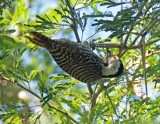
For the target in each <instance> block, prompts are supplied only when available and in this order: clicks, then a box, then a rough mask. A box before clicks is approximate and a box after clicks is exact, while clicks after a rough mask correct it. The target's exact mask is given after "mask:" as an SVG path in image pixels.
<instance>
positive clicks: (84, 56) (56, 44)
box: [26, 31, 124, 83]
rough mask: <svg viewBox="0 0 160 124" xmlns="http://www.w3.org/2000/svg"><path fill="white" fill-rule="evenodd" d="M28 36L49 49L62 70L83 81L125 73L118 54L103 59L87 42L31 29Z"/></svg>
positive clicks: (113, 76) (36, 43)
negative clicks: (51, 36) (46, 34)
mask: <svg viewBox="0 0 160 124" xmlns="http://www.w3.org/2000/svg"><path fill="white" fill-rule="evenodd" d="M26 37H27V38H28V39H29V40H30V41H31V42H32V43H33V44H35V45H38V46H41V47H43V48H45V49H47V50H48V52H49V53H50V55H51V56H52V57H53V59H54V60H55V62H56V63H57V64H58V65H59V67H60V68H62V70H64V71H65V72H66V73H68V74H69V75H71V76H72V77H74V78H75V79H77V80H79V81H81V82H84V83H91V82H96V81H99V80H100V79H102V78H115V77H118V76H120V75H121V74H122V73H123V70H124V66H123V63H122V61H121V60H120V58H119V57H118V56H114V55H111V54H110V55H108V56H107V57H106V60H103V59H101V58H100V57H99V56H98V55H97V54H95V53H94V52H93V50H92V49H91V47H90V46H89V44H87V43H86V42H84V43H78V42H74V41H71V40H69V39H66V38H60V39H51V38H49V37H47V36H45V35H43V34H41V33H39V32H36V31H30V32H29V36H26Z"/></svg>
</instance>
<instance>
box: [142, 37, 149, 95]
mask: <svg viewBox="0 0 160 124" xmlns="http://www.w3.org/2000/svg"><path fill="white" fill-rule="evenodd" d="M141 41H142V45H143V46H142V48H141V55H142V65H143V75H144V81H145V88H146V96H147V97H148V87H147V77H146V50H145V37H142V39H141Z"/></svg>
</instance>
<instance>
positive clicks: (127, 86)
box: [0, 0, 160, 124]
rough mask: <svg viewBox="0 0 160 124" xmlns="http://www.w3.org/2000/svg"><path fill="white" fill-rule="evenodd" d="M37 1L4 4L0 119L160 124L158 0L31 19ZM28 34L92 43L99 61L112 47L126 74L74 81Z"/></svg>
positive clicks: (72, 6) (110, 3)
mask: <svg viewBox="0 0 160 124" xmlns="http://www.w3.org/2000/svg"><path fill="white" fill-rule="evenodd" d="M32 2H33V3H32ZM32 2H31V1H28V0H8V1H6V2H5V1H4V2H0V26H1V28H0V92H1V95H0V103H1V105H2V107H1V108H0V112H1V115H0V120H2V121H3V122H4V123H13V124H14V123H16V124H17V123H19V124H21V123H38V122H41V123H66V124H73V123H76V124H83V123H84V124H85V123H87V124H103V123H104V124H111V123H115V124H116V123H127V124H128V123H131V124H132V123H133V124H135V123H139V124H141V123H147V124H151V123H156V124H157V123H160V120H158V118H159V117H160V116H159V115H160V95H159V90H160V88H159V82H160V76H159V75H160V64H159V61H160V56H159V55H160V50H159V49H160V45H159V41H160V34H159V32H160V13H159V12H160V3H159V0H151V1H147V0H144V1H142V0H134V1H131V0H128V1H119V0H117V1H115V0H107V1H104V0H88V1H85V0H77V1H74V0H70V1H69V0H60V1H58V2H57V3H58V5H57V6H56V7H55V8H53V7H51V8H48V9H47V10H44V11H43V12H42V13H38V15H34V16H33V15H32V11H33V10H32V8H33V6H34V4H35V3H36V2H37V1H32ZM34 2H35V3H34ZM27 6H30V8H28V7H27ZM30 30H33V31H39V32H43V34H46V35H48V36H49V35H50V37H51V36H52V35H53V34H54V35H55V36H56V35H58V36H62V35H63V36H64V37H68V38H71V39H73V40H74V41H77V42H83V41H86V40H87V41H90V42H91V45H93V44H92V42H93V43H94V47H95V49H96V53H97V54H99V56H101V57H102V58H103V57H104V56H105V55H106V51H105V50H104V48H106V47H108V48H110V50H111V52H112V53H113V54H116V55H118V56H119V57H121V60H122V61H123V63H124V66H125V72H124V73H123V75H121V76H120V77H118V78H114V79H103V80H101V81H98V82H93V83H91V84H85V83H82V82H80V81H77V80H76V79H74V78H72V77H70V76H69V75H68V74H66V73H65V72H64V71H63V70H61V69H60V68H59V67H58V66H57V65H56V63H55V62H54V61H53V60H52V58H51V57H50V55H49V54H48V52H47V51H46V50H45V49H43V48H37V47H36V46H34V45H33V44H31V43H30V42H29V41H28V40H27V39H26V37H25V36H26V35H27V34H26V32H28V31H30ZM91 30H92V31H91ZM73 34H74V37H73ZM142 88H143V89H142ZM46 117H47V118H46Z"/></svg>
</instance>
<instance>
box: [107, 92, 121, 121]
mask: <svg viewBox="0 0 160 124" xmlns="http://www.w3.org/2000/svg"><path fill="white" fill-rule="evenodd" d="M105 93H106V95H107V97H108V100H109V102H110V103H111V106H112V108H113V111H114V113H115V115H116V116H117V118H118V120H119V116H118V114H117V112H116V108H115V107H114V105H113V103H112V100H111V98H110V96H109V94H108V92H107V90H105Z"/></svg>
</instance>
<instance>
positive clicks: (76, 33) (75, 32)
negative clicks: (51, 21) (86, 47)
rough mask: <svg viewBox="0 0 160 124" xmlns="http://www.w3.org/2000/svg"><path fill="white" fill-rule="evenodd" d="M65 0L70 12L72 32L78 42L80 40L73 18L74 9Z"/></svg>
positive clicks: (66, 0) (67, 0)
mask: <svg viewBox="0 0 160 124" xmlns="http://www.w3.org/2000/svg"><path fill="white" fill-rule="evenodd" d="M65 2H66V5H67V7H68V8H69V10H70V14H71V17H72V22H73V24H72V25H71V28H72V29H73V31H74V34H75V36H76V39H77V42H78V43H80V42H81V41H80V38H79V35H78V29H77V24H76V18H75V11H74V9H73V7H72V6H71V4H70V1H69V0H65Z"/></svg>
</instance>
